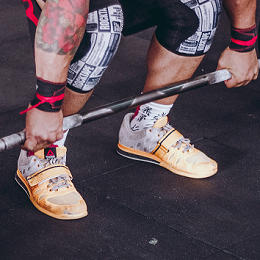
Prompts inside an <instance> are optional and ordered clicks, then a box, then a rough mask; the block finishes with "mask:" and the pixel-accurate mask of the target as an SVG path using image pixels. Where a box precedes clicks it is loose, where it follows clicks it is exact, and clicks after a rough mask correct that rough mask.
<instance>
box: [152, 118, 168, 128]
mask: <svg viewBox="0 0 260 260" xmlns="http://www.w3.org/2000/svg"><path fill="white" fill-rule="evenodd" d="M167 123H168V116H165V117H161V118H159V119H158V120H157V121H156V122H155V123H154V125H153V128H162V127H164V126H165V125H167Z"/></svg>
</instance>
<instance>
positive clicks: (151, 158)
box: [116, 143, 218, 179]
mask: <svg viewBox="0 0 260 260" xmlns="http://www.w3.org/2000/svg"><path fill="white" fill-rule="evenodd" d="M116 151H117V153H118V154H119V155H121V156H123V157H126V158H128V159H132V160H136V161H142V162H148V163H153V164H156V165H159V166H161V167H164V168H166V169H167V170H169V171H171V172H173V173H175V174H178V175H181V176H184V177H189V178H193V179H204V178H208V177H210V176H212V175H214V174H216V173H217V171H218V169H216V170H213V171H212V172H208V173H207V174H205V173H204V174H200V175H198V174H196V175H195V174H194V175H192V174H191V173H187V172H182V171H179V170H176V169H174V168H172V167H170V166H168V165H167V164H166V163H164V162H163V161H162V160H160V159H159V158H158V157H157V156H155V155H153V154H150V153H146V152H143V151H139V150H136V149H133V148H129V147H127V146H124V145H122V144H121V143H118V146H117V150H116Z"/></svg>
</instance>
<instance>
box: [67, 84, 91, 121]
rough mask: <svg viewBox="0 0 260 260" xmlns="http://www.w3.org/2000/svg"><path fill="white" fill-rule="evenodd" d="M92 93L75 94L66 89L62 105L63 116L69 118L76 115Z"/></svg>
mask: <svg viewBox="0 0 260 260" xmlns="http://www.w3.org/2000/svg"><path fill="white" fill-rule="evenodd" d="M92 92H93V91H91V92H88V93H86V94H81V93H77V92H75V91H72V90H70V89H69V88H66V90H65V98H64V100H63V104H62V112H63V116H69V115H73V114H76V113H78V111H79V110H80V109H81V108H82V107H83V106H84V105H85V103H86V102H87V100H88V99H89V97H90V96H91V94H92Z"/></svg>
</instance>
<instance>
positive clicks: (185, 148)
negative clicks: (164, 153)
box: [173, 137, 194, 153]
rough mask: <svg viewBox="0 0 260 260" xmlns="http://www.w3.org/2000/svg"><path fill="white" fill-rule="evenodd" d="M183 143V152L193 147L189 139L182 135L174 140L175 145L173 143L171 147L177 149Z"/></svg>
mask: <svg viewBox="0 0 260 260" xmlns="http://www.w3.org/2000/svg"><path fill="white" fill-rule="evenodd" d="M183 144H184V145H185V146H183V148H184V149H183V150H182V152H183V153H185V152H189V151H190V150H191V149H193V148H194V145H191V144H190V139H188V138H184V137H181V138H180V139H178V140H177V142H176V145H173V147H174V148H177V149H178V150H179V149H181V147H182V145H183Z"/></svg>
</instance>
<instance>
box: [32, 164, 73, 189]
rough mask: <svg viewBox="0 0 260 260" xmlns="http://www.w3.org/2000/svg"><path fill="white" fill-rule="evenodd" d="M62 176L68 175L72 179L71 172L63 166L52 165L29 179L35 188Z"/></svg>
mask: <svg viewBox="0 0 260 260" xmlns="http://www.w3.org/2000/svg"><path fill="white" fill-rule="evenodd" d="M60 175H68V176H70V177H71V178H72V175H71V173H70V170H69V168H68V167H67V166H65V165H62V164H56V165H51V166H48V167H45V168H43V169H42V170H40V171H38V172H36V173H34V174H32V175H30V176H28V177H27V181H28V183H29V185H30V186H35V185H37V184H39V183H41V182H43V181H47V180H49V179H53V178H55V177H58V176H60Z"/></svg>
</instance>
